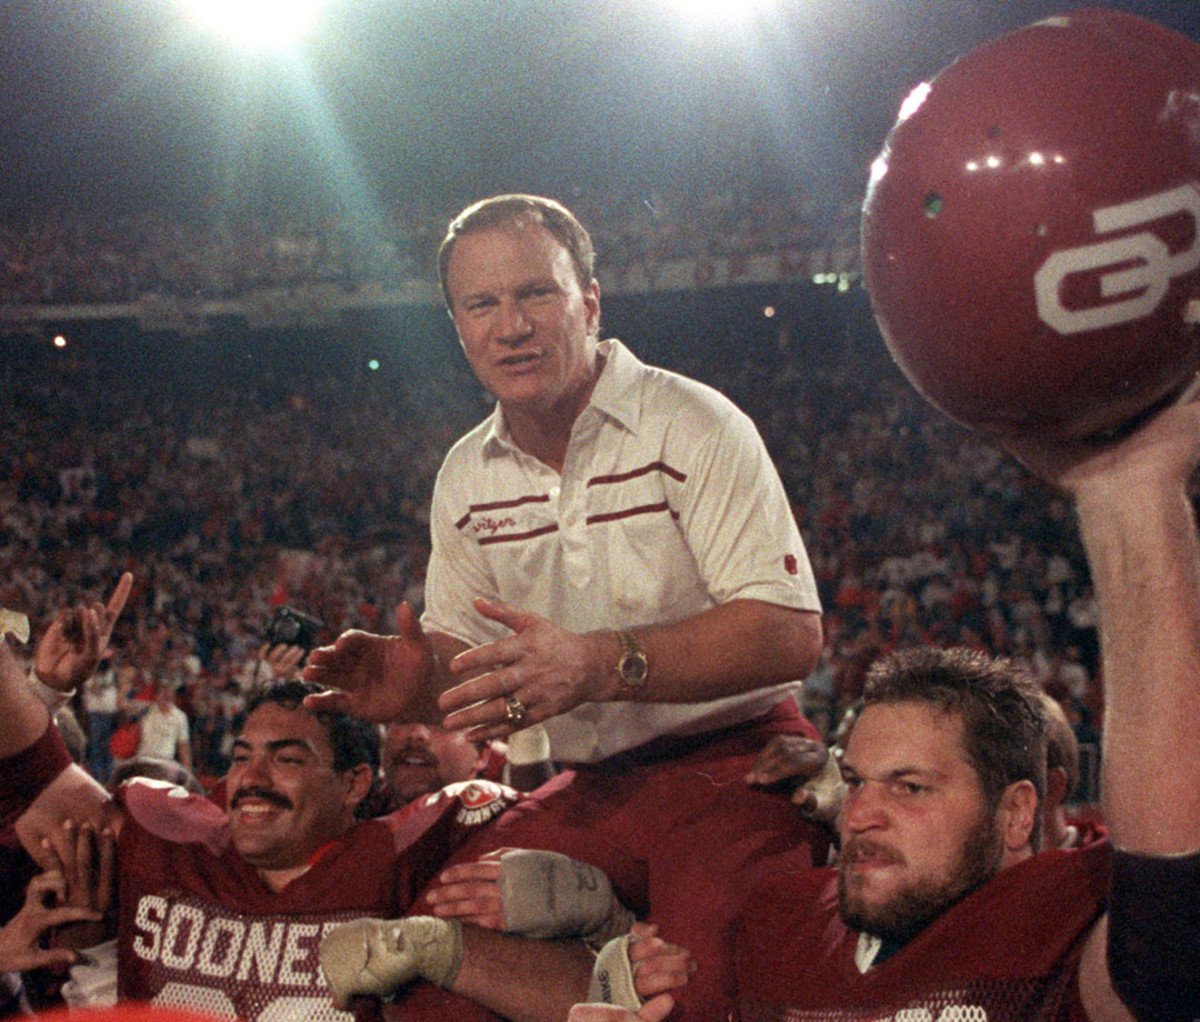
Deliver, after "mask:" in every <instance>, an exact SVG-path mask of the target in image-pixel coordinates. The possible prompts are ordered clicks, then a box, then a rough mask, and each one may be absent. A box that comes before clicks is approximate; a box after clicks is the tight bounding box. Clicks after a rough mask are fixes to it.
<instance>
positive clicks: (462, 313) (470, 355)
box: [446, 224, 600, 414]
mask: <svg viewBox="0 0 1200 1022" xmlns="http://www.w3.org/2000/svg"><path fill="white" fill-rule="evenodd" d="M446 284H447V290H448V291H449V294H450V303H451V310H450V311H451V314H452V315H453V316H454V326H455V328H456V329H457V331H458V338H459V341H460V342H461V343H462V346H463V351H464V352H466V356H467V360H468V361H469V362H470V363H471V368H472V369H474V370H475V375H476V376H478V377H479V381H480V383H482V384H483V385H484V386H485V387H486V388H487V389H488V391H489V392H491V394H492V395H493V396H494V397H495V398H496V400H498V401H499V402H500V403H501V405H503V406H504V408H505V410H506V411H507V412H512V411H518V412H519V411H528V412H530V413H532V414H539V413H543V414H544V413H546V412H549V411H554V410H558V409H563V408H571V407H572V406H575V411H578V407H582V404H583V402H584V401H586V399H587V397H588V395H589V394H590V393H591V386H592V383H593V373H594V369H595V355H596V341H595V333H596V330H597V329H598V324H599V317H600V293H599V289H598V287H597V286H596V285H595V284H594V283H593V284H592V285H590V286H589V287H588V288H587V289H586V290H585V289H584V288H582V287H581V286H580V284H579V280H578V278H577V277H576V275H575V267H574V265H573V264H572V262H571V256H570V253H569V252H568V251H567V249H566V248H565V247H564V246H563V245H562V244H561V243H559V242H558V241H557V240H556V239H555V237H554V235H552V234H551V233H550V232H549V231H547V230H546V229H545V228H544V227H542V226H541V225H540V224H525V225H515V224H514V225H504V226H498V227H490V228H486V229H483V230H478V231H472V232H469V233H468V234H465V235H463V236H462V237H461V238H459V239H458V241H457V242H455V245H454V249H453V251H452V253H451V255H450V263H449V265H448V267H447V270H446Z"/></svg>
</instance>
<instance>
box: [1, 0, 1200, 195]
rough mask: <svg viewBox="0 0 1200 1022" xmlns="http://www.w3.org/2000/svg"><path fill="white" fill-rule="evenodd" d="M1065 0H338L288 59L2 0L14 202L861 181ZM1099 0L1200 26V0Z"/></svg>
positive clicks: (160, 6)
mask: <svg viewBox="0 0 1200 1022" xmlns="http://www.w3.org/2000/svg"><path fill="white" fill-rule="evenodd" d="M1071 6H1081V5H1079V4H1071V3H1069V2H1059V3H1051V2H1046V0H791V2H787V0H784V2H781V4H780V8H781V9H780V10H779V11H778V12H777V13H776V14H774V15H772V16H769V17H760V18H758V19H756V20H754V21H752V22H749V23H747V24H746V25H744V26H743V27H741V28H740V29H734V28H730V27H724V28H721V29H718V30H713V29H712V28H710V29H708V30H705V29H702V28H699V27H695V26H691V27H689V25H688V23H687V22H686V21H685V20H684V19H682V18H681V17H680V16H679V15H678V14H676V13H672V12H671V11H670V10H667V9H665V8H664V5H662V4H661V2H660V0H593V2H591V3H579V2H578V0H575V2H569V0H559V2H553V3H552V2H547V0H328V7H327V10H326V13H325V15H324V16H323V20H322V22H321V24H320V26H319V31H318V32H317V33H316V34H315V36H314V37H313V38H312V39H311V41H310V42H309V43H307V44H306V45H305V47H304V48H303V50H302V52H301V54H300V56H299V60H298V61H296V62H294V63H291V64H289V63H287V62H284V61H280V60H278V59H275V58H269V57H266V56H263V55H258V56H247V55H245V54H240V55H239V54H237V53H235V52H234V51H233V50H231V49H230V48H229V47H228V46H227V45H225V44H224V43H220V42H218V41H216V40H214V39H212V38H210V37H206V36H203V35H201V34H199V33H198V32H197V31H196V30H195V29H194V28H193V27H192V26H191V25H190V24H189V23H188V22H187V21H186V20H185V19H183V18H182V17H181V15H180V13H179V11H178V10H177V8H176V7H175V5H174V3H173V0H3V2H2V3H0V40H2V45H3V55H2V56H0V140H2V141H0V156H2V160H0V190H2V198H0V209H8V210H28V209H35V210H36V209H41V208H45V207H46V206H47V205H69V206H75V207H79V206H83V207H89V206H99V207H102V208H108V207H112V206H116V207H120V208H133V209H137V208H147V207H150V208H154V207H161V206H162V205H163V204H169V205H170V206H172V207H178V208H181V209H188V208H195V209H201V208H205V207H211V206H213V205H214V204H223V203H225V202H232V203H233V204H234V205H241V206H250V207H251V208H256V206H257V205H258V204H267V203H269V202H271V201H288V200H290V199H292V198H293V197H295V196H302V197H303V199H304V200H305V201H306V202H314V201H315V202H319V203H352V204H359V205H360V206H361V207H362V208H366V209H370V208H371V205H372V204H373V203H377V202H379V201H381V200H385V199H394V198H398V197H402V196H403V195H404V194H405V193H407V192H411V191H414V190H415V191H418V192H421V193H423V194H431V195H432V196H434V197H437V198H441V197H449V198H471V197H475V196H477V195H479V194H485V193H488V192H493V191H498V190H502V189H520V190H535V191H545V192H550V193H553V194H559V195H564V196H569V194H570V190H571V188H572V187H573V186H576V185H582V186H585V187H591V188H608V189H614V188H618V189H646V190H649V189H652V188H654V187H660V186H663V185H675V184H680V185H697V184H701V183H708V184H713V183H716V184H720V185H722V186H727V185H729V184H730V183H737V182H739V181H741V182H748V181H754V182H755V183H761V182H775V183H795V182H804V183H806V184H807V185H809V186H813V185H817V186H820V185H822V184H825V185H830V186H831V187H833V188H834V189H837V188H840V189H842V190H843V191H845V192H851V191H855V190H857V189H858V187H859V185H860V182H861V180H862V179H863V177H864V176H865V171H866V166H867V163H868V161H869V159H870V157H871V156H872V155H873V154H874V152H875V151H876V150H877V149H878V147H879V144H880V143H881V142H882V139H883V136H884V134H885V133H886V131H887V128H888V126H889V125H890V123H891V121H892V119H893V118H894V115H895V111H896V109H897V107H898V105H899V102H900V100H901V99H902V98H903V97H904V95H905V94H907V92H908V91H909V89H911V87H912V86H913V85H915V84H916V83H917V82H919V81H920V80H921V79H922V78H924V77H928V76H929V75H931V74H932V73H933V72H935V71H936V70H938V69H939V68H940V67H942V66H944V65H945V64H947V63H948V62H949V61H950V60H952V59H953V58H954V56H955V55H957V54H960V53H962V52H965V51H966V50H968V49H970V48H971V47H972V46H974V45H976V44H977V43H979V42H982V41H984V40H985V39H987V38H990V37H992V36H995V35H997V34H1000V33H1001V32H1003V31H1005V30H1008V29H1011V28H1015V27H1017V26H1019V25H1021V24H1024V23H1025V22H1028V21H1031V20H1034V19H1036V18H1039V17H1042V16H1045V15H1046V14H1050V13H1055V12H1058V11H1061V10H1063V9H1065V8H1067V7H1071ZM1109 6H1112V7H1115V8H1118V9H1121V10H1126V11H1130V12H1133V13H1137V14H1142V15H1146V16H1150V17H1154V18H1156V19H1157V20H1160V21H1162V22H1164V23H1166V24H1168V25H1171V26H1173V27H1176V28H1179V29H1182V30H1184V31H1187V32H1189V34H1191V35H1192V36H1193V37H1194V38H1197V39H1200V2H1194V0H1159V2H1150V0H1124V2H1114V3H1111V4H1109Z"/></svg>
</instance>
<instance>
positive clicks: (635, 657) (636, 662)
mask: <svg viewBox="0 0 1200 1022" xmlns="http://www.w3.org/2000/svg"><path fill="white" fill-rule="evenodd" d="M621 680H622V681H623V682H625V684H626V685H640V684H641V683H642V682H643V681H645V680H646V655H645V654H644V653H626V654H625V655H624V656H623V657H621Z"/></svg>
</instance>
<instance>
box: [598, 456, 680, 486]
mask: <svg viewBox="0 0 1200 1022" xmlns="http://www.w3.org/2000/svg"><path fill="white" fill-rule="evenodd" d="M651 472H661V473H662V474H663V475H668V476H670V477H671V478H672V479H674V480H675V482H677V483H685V482H687V475H685V474H684V473H683V472H680V471H679V469H677V468H672V467H671V466H670V465H668V464H667V463H666V462H665V461H652V462H650V464H649V465H643V466H642V467H641V468H635V469H634V470H633V471H632V472H621V473H619V474H617V475H610V476H593V477H592V478H591V479H589V480H588V482H587V484H588V486H607V485H608V484H609V483H623V482H626V481H627V480H629V479H636V478H638V476H644V475H648V474H649V473H651Z"/></svg>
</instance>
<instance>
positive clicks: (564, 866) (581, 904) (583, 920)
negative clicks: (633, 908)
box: [499, 848, 634, 947]
mask: <svg viewBox="0 0 1200 1022" xmlns="http://www.w3.org/2000/svg"><path fill="white" fill-rule="evenodd" d="M499 887H500V900H501V902H502V904H503V906H504V928H505V930H506V931H507V932H509V933H519V934H520V935H521V936H523V937H535V938H537V939H538V940H550V939H552V938H555V937H579V938H581V939H582V940H585V941H586V942H587V943H589V944H591V945H592V946H593V947H601V946H602V945H604V944H606V943H607V942H608V941H610V940H612V938H614V937H617V936H620V935H621V934H623V933H628V932H629V928H630V927H631V926H632V925H633V923H634V915H633V913H632V912H630V911H629V909H627V908H626V907H625V906H624V905H622V904H621V903H620V902H619V901H618V900H617V896H616V895H615V894H613V889H612V884H610V883H609V881H608V877H607V876H606V875H605V874H604V871H603V870H599V869H597V868H596V867H595V866H589V865H588V864H587V863H585V862H579V861H577V860H576V859H571V858H568V857H567V856H565V855H560V854H559V853H558V852H543V851H535V850H533V849H527V848H519V849H515V850H514V851H511V852H505V853H504V854H503V855H502V856H500V879H499Z"/></svg>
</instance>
